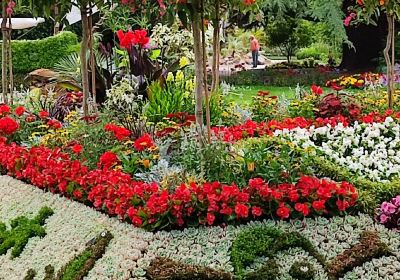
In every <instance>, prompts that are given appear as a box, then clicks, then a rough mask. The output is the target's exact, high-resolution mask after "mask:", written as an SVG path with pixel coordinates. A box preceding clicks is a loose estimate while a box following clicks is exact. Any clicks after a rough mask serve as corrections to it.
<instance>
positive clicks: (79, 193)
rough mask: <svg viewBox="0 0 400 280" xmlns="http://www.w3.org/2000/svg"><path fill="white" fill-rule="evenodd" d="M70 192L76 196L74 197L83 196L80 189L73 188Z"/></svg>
mask: <svg viewBox="0 0 400 280" xmlns="http://www.w3.org/2000/svg"><path fill="white" fill-rule="evenodd" d="M72 194H73V196H74V197H75V198H76V199H81V198H82V197H83V193H82V191H81V190H78V189H77V190H74V191H73V192H72Z"/></svg>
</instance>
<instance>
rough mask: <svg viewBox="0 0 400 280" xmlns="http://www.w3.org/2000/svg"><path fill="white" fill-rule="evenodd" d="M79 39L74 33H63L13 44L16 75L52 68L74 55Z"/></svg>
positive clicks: (17, 41)
mask: <svg viewBox="0 0 400 280" xmlns="http://www.w3.org/2000/svg"><path fill="white" fill-rule="evenodd" d="M77 43H78V37H77V36H76V35H75V34H74V33H72V32H61V33H59V34H58V35H56V36H52V37H48V38H45V39H41V40H16V41H13V42H12V51H13V66H14V72H15V73H17V74H18V73H28V72H30V71H33V70H35V69H39V68H52V67H53V66H54V65H55V64H56V63H57V62H58V60H59V59H60V58H62V57H64V56H66V55H68V54H70V53H72V52H73V51H74V50H73V48H72V46H73V45H76V44H77Z"/></svg>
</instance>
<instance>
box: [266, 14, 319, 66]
mask: <svg viewBox="0 0 400 280" xmlns="http://www.w3.org/2000/svg"><path fill="white" fill-rule="evenodd" d="M266 33H267V37H268V43H269V44H270V45H271V46H273V47H279V48H280V49H281V51H282V53H283V54H285V55H286V57H287V59H288V61H289V62H290V60H291V57H292V56H293V55H294V54H295V52H296V50H298V49H299V48H300V47H306V46H308V45H309V44H311V40H312V29H311V26H310V25H309V24H307V22H306V21H303V20H299V19H297V18H292V17H284V18H278V19H275V20H273V21H271V22H269V23H268V24H267V28H266Z"/></svg>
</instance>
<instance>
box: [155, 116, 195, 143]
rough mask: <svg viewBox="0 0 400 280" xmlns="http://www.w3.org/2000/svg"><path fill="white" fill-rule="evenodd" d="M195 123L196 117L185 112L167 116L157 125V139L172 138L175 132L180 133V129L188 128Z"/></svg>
mask: <svg viewBox="0 0 400 280" xmlns="http://www.w3.org/2000/svg"><path fill="white" fill-rule="evenodd" d="M195 122H196V117H195V116H194V115H190V114H189V113H187V112H178V113H172V114H168V115H167V116H166V117H165V118H164V122H160V123H158V124H157V132H156V136H157V137H165V136H169V137H170V136H172V134H174V133H175V132H178V131H181V129H182V128H185V127H186V128H187V127H190V126H191V125H192V124H194V123H195Z"/></svg>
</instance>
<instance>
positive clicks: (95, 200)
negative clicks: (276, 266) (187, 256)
mask: <svg viewBox="0 0 400 280" xmlns="http://www.w3.org/2000/svg"><path fill="white" fill-rule="evenodd" d="M141 141H142V142H140V143H137V145H139V146H140V147H142V146H146V147H148V146H149V144H150V142H148V139H146V138H143V139H142V140H141ZM142 143H143V145H142ZM0 153H1V154H2V157H1V158H0V166H1V167H2V168H3V169H4V170H5V171H7V173H8V174H9V175H12V176H15V177H16V178H18V179H23V180H27V181H29V182H30V183H32V184H34V185H35V186H37V187H39V188H42V189H46V190H49V191H51V192H53V193H61V194H63V195H65V196H67V197H70V198H72V199H75V200H78V201H82V202H85V203H87V204H92V205H93V206H94V207H95V208H97V209H99V210H102V211H105V212H106V213H108V214H109V215H112V216H113V215H117V216H119V217H120V218H121V219H124V220H125V219H127V220H129V221H131V222H132V223H133V224H134V225H136V226H139V227H144V228H147V229H152V230H154V229H159V228H162V227H167V226H176V225H178V226H183V225H197V224H207V225H214V224H217V223H226V222H240V221H246V220H248V219H250V218H252V217H254V218H258V217H265V216H266V215H270V214H274V215H276V216H278V217H279V218H281V219H287V218H289V217H305V216H311V215H332V214H336V213H338V212H343V211H346V210H348V209H349V208H350V207H351V206H353V205H354V204H355V202H356V200H357V192H356V190H355V189H354V187H353V186H352V185H350V184H348V183H345V182H343V183H340V184H337V183H334V182H331V181H327V180H318V179H316V178H313V177H306V176H303V177H301V178H300V180H299V181H298V182H297V183H296V184H280V185H277V186H270V185H268V184H267V183H266V182H265V181H263V180H261V179H252V180H250V182H249V185H248V187H246V188H244V189H240V188H239V187H237V186H236V185H235V184H232V185H224V184H221V183H219V182H213V183H204V184H195V183H191V184H188V185H185V184H182V185H180V186H179V187H177V188H175V189H172V190H168V189H163V188H161V187H160V186H159V185H158V184H156V183H143V182H136V181H134V180H132V178H131V176H130V175H128V174H126V173H124V172H122V171H119V170H114V169H113V167H114V166H115V165H116V164H118V157H117V155H116V154H114V153H112V152H106V153H104V154H103V155H102V156H101V158H100V161H99V166H98V168H97V169H95V170H92V171H89V170H88V169H87V168H86V167H85V166H84V165H82V164H81V163H80V162H79V161H77V160H71V158H70V157H69V155H67V154H65V153H62V152H61V150H60V149H54V150H52V149H48V148H45V147H36V148H31V149H27V148H24V147H20V146H18V145H16V144H11V145H9V144H6V143H5V142H4V141H2V142H0Z"/></svg>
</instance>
